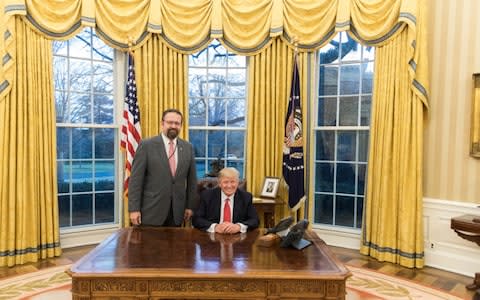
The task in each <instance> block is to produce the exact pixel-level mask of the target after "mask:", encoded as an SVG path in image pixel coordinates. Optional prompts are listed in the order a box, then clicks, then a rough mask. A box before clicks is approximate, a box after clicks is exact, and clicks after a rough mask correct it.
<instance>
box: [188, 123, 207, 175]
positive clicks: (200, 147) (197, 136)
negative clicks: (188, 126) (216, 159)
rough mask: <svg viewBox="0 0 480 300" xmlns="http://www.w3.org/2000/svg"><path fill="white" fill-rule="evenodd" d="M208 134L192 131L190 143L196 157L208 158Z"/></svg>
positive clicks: (203, 131)
mask: <svg viewBox="0 0 480 300" xmlns="http://www.w3.org/2000/svg"><path fill="white" fill-rule="evenodd" d="M206 134H207V133H206V131H205V130H190V132H189V137H190V142H191V143H192V145H193V149H194V151H195V157H206V155H205V153H206V151H205V149H206V145H207V144H206V141H207V139H206ZM197 171H198V170H197Z"/></svg>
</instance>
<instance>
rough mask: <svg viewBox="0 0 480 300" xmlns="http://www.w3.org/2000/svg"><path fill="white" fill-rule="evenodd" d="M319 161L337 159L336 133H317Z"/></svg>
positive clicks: (317, 157) (317, 156)
mask: <svg viewBox="0 0 480 300" xmlns="http://www.w3.org/2000/svg"><path fill="white" fill-rule="evenodd" d="M316 140H317V149H316V150H317V153H316V154H317V155H316V159H317V160H334V159H335V132H334V131H319V132H317V138H316Z"/></svg>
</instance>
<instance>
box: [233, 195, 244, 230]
mask: <svg viewBox="0 0 480 300" xmlns="http://www.w3.org/2000/svg"><path fill="white" fill-rule="evenodd" d="M233 197H234V201H233V215H232V223H237V212H239V211H241V210H242V208H241V204H242V200H241V199H240V198H241V196H240V193H239V192H238V189H237V191H236V192H235V194H234V195H233Z"/></svg>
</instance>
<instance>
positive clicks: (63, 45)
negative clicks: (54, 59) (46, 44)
mask: <svg viewBox="0 0 480 300" xmlns="http://www.w3.org/2000/svg"><path fill="white" fill-rule="evenodd" d="M67 47H68V42H67V41H53V45H52V51H53V54H54V55H67Z"/></svg>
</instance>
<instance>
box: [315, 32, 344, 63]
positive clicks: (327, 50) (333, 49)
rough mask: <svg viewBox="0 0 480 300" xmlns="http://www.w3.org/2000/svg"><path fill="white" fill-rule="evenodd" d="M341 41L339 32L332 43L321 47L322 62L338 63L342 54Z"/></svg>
mask: <svg viewBox="0 0 480 300" xmlns="http://www.w3.org/2000/svg"><path fill="white" fill-rule="evenodd" d="M339 42H340V35H339V34H337V35H336V36H335V37H334V38H333V40H332V41H330V43H328V44H327V45H325V46H323V47H322V48H321V49H320V64H321V65H324V64H331V63H338V57H339V55H340V51H339V47H338V43H339Z"/></svg>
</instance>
